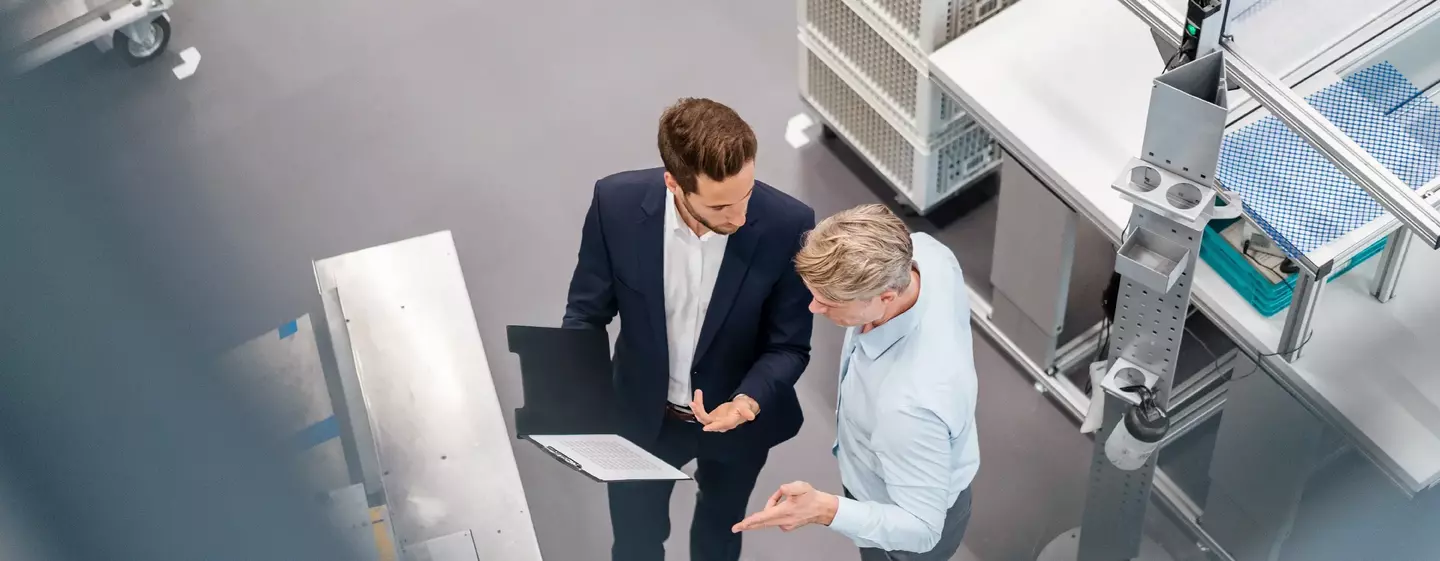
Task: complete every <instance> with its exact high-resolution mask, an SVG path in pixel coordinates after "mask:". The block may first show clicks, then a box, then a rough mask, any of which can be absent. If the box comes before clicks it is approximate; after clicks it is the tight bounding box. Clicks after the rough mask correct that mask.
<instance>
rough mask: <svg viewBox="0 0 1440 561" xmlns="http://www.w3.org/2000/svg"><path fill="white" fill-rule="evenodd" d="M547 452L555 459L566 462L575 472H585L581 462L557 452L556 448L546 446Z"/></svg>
mask: <svg viewBox="0 0 1440 561" xmlns="http://www.w3.org/2000/svg"><path fill="white" fill-rule="evenodd" d="M545 451H546V452H549V453H550V455H551V456H555V459H557V460H560V461H562V462H565V465H567V466H570V467H572V468H574V469H575V471H584V470H582V469H581V468H580V462H577V461H575V460H573V459H571V458H570V456H567V455H565V453H564V452H561V451H559V450H556V449H555V447H554V446H546V447H545Z"/></svg>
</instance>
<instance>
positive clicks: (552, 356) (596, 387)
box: [505, 325, 620, 438]
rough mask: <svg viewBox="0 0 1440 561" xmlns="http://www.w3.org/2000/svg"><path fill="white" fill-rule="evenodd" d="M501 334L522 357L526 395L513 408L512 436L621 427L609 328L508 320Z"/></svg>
mask: <svg viewBox="0 0 1440 561" xmlns="http://www.w3.org/2000/svg"><path fill="white" fill-rule="evenodd" d="M505 334H506V338H507V339H508V340H509V344H510V352H512V353H515V354H516V355H517V356H519V357H520V380H521V386H522V389H523V392H524V395H525V397H524V403H525V404H524V405H523V406H521V407H517V408H516V409H515V437H516V438H525V437H526V436H527V435H531V434H614V433H618V432H619V431H620V415H619V411H617V410H616V409H615V407H616V404H617V403H619V401H618V400H616V399H615V386H614V382H613V376H614V374H613V372H612V371H611V365H610V336H609V334H608V333H606V332H605V331H604V330H600V329H563V328H558V327H532V326H526V325H511V326H507V327H506V328H505Z"/></svg>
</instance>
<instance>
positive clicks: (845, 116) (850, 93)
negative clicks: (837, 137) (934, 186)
mask: <svg viewBox="0 0 1440 561" xmlns="http://www.w3.org/2000/svg"><path fill="white" fill-rule="evenodd" d="M807 55H808V56H807V62H806V65H805V70H806V75H807V78H808V89H807V90H806V91H804V92H801V93H802V94H803V95H804V96H805V97H806V99H807V100H808V101H809V102H810V104H811V105H813V106H814V107H815V108H816V110H818V111H820V112H821V113H822V114H823V117H825V120H826V121H827V122H829V123H830V125H831V126H832V128H834V129H836V131H837V132H839V133H841V134H844V135H845V137H846V139H847V140H849V141H850V143H851V144H853V145H854V146H855V148H857V149H858V150H860V151H861V152H862V153H863V155H864V156H865V157H866V158H867V159H869V160H870V165H872V166H874V167H876V168H877V169H878V170H879V171H880V172H881V173H883V174H885V175H886V176H888V178H889V179H890V180H891V181H892V182H894V183H895V184H896V185H898V186H905V187H906V190H907V191H908V188H909V186H910V185H911V183H912V180H913V177H914V168H913V165H914V164H913V162H914V158H915V149H914V147H912V146H910V143H909V141H907V140H905V137H904V136H903V135H901V134H900V133H899V132H898V131H896V130H895V128H894V127H892V126H890V123H888V122H886V121H885V118H884V117H881V116H880V114H879V113H877V112H876V111H875V109H874V108H872V107H870V105H869V104H867V103H865V100H864V99H863V98H861V97H860V94H858V93H856V92H855V90H853V89H851V88H850V86H849V85H847V84H846V83H845V81H844V80H842V79H840V76H839V75H837V74H836V73H835V72H834V71H833V70H831V69H830V68H829V67H828V66H826V65H825V62H824V61H822V60H820V58H819V57H816V56H815V53H807Z"/></svg>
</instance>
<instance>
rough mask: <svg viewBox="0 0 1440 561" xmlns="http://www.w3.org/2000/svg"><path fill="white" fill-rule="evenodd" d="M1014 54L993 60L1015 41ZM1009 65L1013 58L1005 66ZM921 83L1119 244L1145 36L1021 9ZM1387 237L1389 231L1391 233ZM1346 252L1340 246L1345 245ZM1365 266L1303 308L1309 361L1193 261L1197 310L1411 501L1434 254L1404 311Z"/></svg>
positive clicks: (949, 51) (952, 49) (1434, 465)
mask: <svg viewBox="0 0 1440 561" xmlns="http://www.w3.org/2000/svg"><path fill="white" fill-rule="evenodd" d="M1074 29H1084V30H1085V33H1083V34H1078V35H1076V34H1070V37H1068V38H1067V39H1066V40H1063V41H1053V42H1047V41H1034V42H1031V43H1030V45H1029V47H1028V48H1027V49H1026V50H1025V51H1023V52H1017V51H1015V50H1006V49H1002V48H1000V45H1001V44H1002V43H1008V42H1010V41H1013V38H1014V37H1016V36H1023V37H1058V36H1061V35H1064V34H1066V33H1068V31H1067V30H1074ZM1007 53H1013V54H1007ZM931 63H932V73H933V75H934V76H935V77H936V78H937V79H938V80H939V81H940V82H941V83H943V84H944V85H945V86H946V87H947V89H949V90H950V91H951V92H952V93H953V94H954V95H955V96H956V97H957V99H959V100H960V101H961V103H962V104H964V105H965V106H966V107H967V109H969V110H970V111H971V112H972V113H973V114H974V115H976V118H977V119H979V120H980V121H981V122H982V123H983V124H984V125H985V126H986V127H987V128H988V129H990V130H991V131H992V132H994V133H995V134H996V136H997V138H999V140H1000V142H1001V143H1002V145H1004V146H1005V147H1006V149H1007V151H1009V152H1010V153H1011V154H1012V156H1014V157H1016V158H1017V159H1018V160H1020V161H1021V162H1022V163H1023V164H1024V165H1025V166H1026V167H1027V168H1028V169H1030V170H1031V171H1032V172H1033V173H1035V174H1036V175H1037V177H1039V178H1040V179H1041V181H1042V182H1043V183H1045V185H1046V186H1047V187H1049V188H1050V189H1051V190H1052V191H1053V192H1054V193H1055V195H1056V196H1057V197H1058V198H1060V199H1061V200H1063V201H1064V202H1065V203H1066V204H1067V205H1068V206H1069V207H1070V208H1072V209H1073V210H1074V211H1076V212H1077V213H1078V214H1079V215H1081V216H1083V217H1085V218H1086V219H1088V220H1089V221H1091V222H1093V223H1095V224H1096V225H1097V226H1098V227H1099V228H1100V230H1101V231H1103V232H1105V233H1106V234H1107V235H1108V236H1110V237H1111V239H1112V240H1114V241H1118V240H1119V238H1120V235H1121V230H1122V226H1123V224H1124V223H1125V220H1126V219H1127V218H1128V217H1129V213H1130V208H1131V205H1130V204H1129V203H1128V202H1125V201H1124V200H1122V199H1121V198H1120V196H1119V195H1118V194H1117V193H1116V192H1114V191H1113V190H1112V189H1111V188H1110V186H1109V185H1110V181H1111V180H1112V179H1113V178H1114V176H1115V174H1116V170H1118V169H1120V168H1121V166H1122V165H1123V164H1124V163H1125V162H1126V161H1127V160H1128V158H1130V157H1131V156H1132V155H1133V154H1134V153H1136V152H1137V151H1138V150H1139V146H1140V139H1141V134H1142V133H1143V131H1144V120H1145V108H1146V104H1147V102H1148V98H1149V92H1150V81H1151V80H1152V79H1153V78H1154V76H1155V75H1156V74H1157V73H1158V72H1159V70H1160V69H1161V67H1162V66H1163V61H1162V60H1160V58H1159V55H1158V54H1157V53H1156V49H1155V44H1154V40H1153V39H1152V38H1151V36H1150V31H1149V29H1148V28H1147V26H1146V25H1145V24H1144V23H1143V22H1142V21H1140V20H1139V19H1137V18H1136V17H1135V16H1134V15H1133V14H1131V13H1130V12H1129V11H1128V10H1126V9H1125V7H1124V6H1122V5H1120V3H1119V2H1116V1H1115V0H1027V1H1026V2H1021V3H1019V4H1017V5H1016V6H1015V7H1013V8H1011V10H1010V13H1005V14H1001V15H999V16H997V17H996V18H995V19H994V20H992V21H991V22H990V23H988V24H987V26H982V27H981V28H978V29H977V30H975V31H974V32H972V33H971V34H969V35H966V36H964V37H961V38H960V39H958V40H956V41H955V42H953V43H951V44H950V45H949V46H947V47H946V48H944V49H942V50H941V51H940V52H938V53H936V54H935V55H933V56H932V57H931ZM1389 227H1390V228H1392V229H1393V227H1395V224H1393V223H1392V224H1391V225H1390V226H1389ZM1347 249H1348V247H1347ZM1376 267H1377V266H1376V265H1375V264H1369V263H1367V264H1366V265H1362V266H1361V267H1359V268H1357V269H1356V270H1355V271H1353V272H1352V273H1350V275H1348V276H1346V277H1343V278H1340V279H1338V280H1337V281H1335V282H1334V283H1332V284H1331V286H1330V287H1329V289H1328V290H1326V292H1325V299H1324V301H1323V305H1320V306H1318V307H1317V308H1316V310H1315V316H1314V320H1313V324H1314V325H1315V330H1314V335H1313V340H1312V341H1311V342H1310V345H1308V352H1307V353H1306V354H1305V355H1304V356H1303V357H1300V358H1299V359H1298V360H1296V361H1294V362H1291V361H1287V360H1285V359H1284V358H1282V357H1279V356H1275V353H1276V352H1277V351H1278V350H1281V336H1282V333H1284V332H1285V326H1286V318H1287V317H1288V316H1290V315H1291V314H1288V313H1284V314H1281V315H1278V316H1276V317H1273V318H1266V317H1263V316H1261V315H1260V314H1259V313H1257V312H1256V311H1255V310H1254V309H1253V308H1252V307H1251V306H1250V305H1249V304H1248V303H1247V302H1245V301H1244V300H1243V299H1242V298H1241V297H1240V295H1239V294H1238V293H1236V292H1235V291H1234V289H1232V288H1231V287H1230V286H1229V285H1228V284H1227V283H1226V282H1225V281H1224V280H1222V279H1221V278H1220V277H1219V276H1218V275H1217V274H1216V273H1215V272H1214V270H1213V269H1211V268H1210V267H1208V266H1206V265H1204V264H1203V263H1202V264H1201V266H1200V267H1199V268H1198V269H1197V271H1196V281H1195V300H1196V303H1197V306H1198V307H1199V308H1200V309H1201V311H1202V312H1204V313H1205V314H1206V315H1207V316H1208V317H1210V318H1211V319H1212V320H1213V321H1214V322H1215V323H1216V324H1217V325H1219V326H1221V327H1222V328H1223V329H1224V330H1226V331H1227V333H1228V334H1229V335H1230V336H1231V337H1232V339H1234V340H1235V341H1236V343H1238V344H1239V345H1240V346H1241V348H1242V349H1244V350H1245V351H1246V352H1247V354H1249V355H1250V356H1251V357H1252V358H1259V360H1260V361H1261V362H1262V363H1263V365H1264V368H1265V370H1266V371H1267V372H1268V373H1270V374H1271V375H1272V376H1274V377H1275V378H1276V379H1278V380H1281V381H1282V382H1283V383H1284V384H1286V385H1287V386H1288V387H1289V389H1291V390H1292V391H1293V392H1294V393H1295V394H1296V396H1297V397H1299V398H1301V399H1302V401H1303V402H1304V403H1305V404H1306V405H1307V406H1308V407H1309V408H1311V409H1312V410H1313V411H1314V412H1315V413H1316V414H1317V415H1319V416H1321V417H1322V418H1324V419H1326V420H1327V421H1329V422H1331V423H1332V424H1334V425H1335V426H1337V427H1340V428H1342V429H1343V430H1344V431H1345V432H1346V433H1347V434H1348V435H1349V436H1350V437H1351V438H1352V439H1353V441H1354V442H1355V444H1356V445H1357V446H1358V447H1359V448H1360V449H1361V450H1362V451H1364V452H1365V453H1366V454H1367V455H1368V456H1369V457H1370V458H1371V459H1372V460H1374V461H1375V462H1376V464H1377V465H1379V466H1380V467H1381V468H1382V469H1384V470H1385V471H1386V473H1387V474H1389V475H1390V477H1391V478H1392V479H1394V480H1395V482H1396V483H1397V484H1399V485H1401V486H1402V487H1403V488H1404V489H1406V490H1407V491H1409V492H1412V493H1413V492H1418V491H1420V490H1423V489H1426V488H1428V487H1430V486H1431V485H1433V484H1435V482H1436V481H1437V480H1440V434H1437V431H1440V416H1437V415H1435V412H1436V411H1440V380H1437V379H1436V377H1435V376H1431V375H1430V374H1431V373H1433V371H1434V367H1433V365H1435V364H1440V349H1437V348H1436V347H1435V346H1434V345H1429V344H1426V343H1425V342H1424V341H1423V340H1421V337H1422V336H1423V334H1424V333H1426V332H1427V330H1428V327H1427V326H1433V325H1436V324H1440V293H1437V292H1436V291H1429V290H1424V289H1423V288H1422V287H1423V286H1424V284H1425V283H1424V282H1423V279H1426V278H1431V277H1434V276H1435V275H1437V274H1440V255H1436V254H1435V253H1434V252H1430V251H1425V250H1424V249H1423V248H1422V249H1417V250H1416V251H1413V252H1411V254H1410V256H1409V263H1408V266H1407V267H1406V268H1405V269H1404V270H1403V273H1402V274H1403V275H1404V278H1405V279H1408V282H1402V283H1401V284H1402V286H1408V287H1412V288H1411V289H1410V290H1408V291H1405V292H1404V295H1403V296H1404V302H1403V303H1402V302H1396V303H1395V305H1386V304H1381V303H1380V302H1378V301H1376V300H1375V299H1374V298H1373V297H1372V296H1371V294H1370V292H1371V288H1370V282H1371V281H1372V280H1373V278H1374V276H1375V274H1376Z"/></svg>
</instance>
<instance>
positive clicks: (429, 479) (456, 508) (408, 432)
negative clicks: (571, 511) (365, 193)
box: [315, 231, 540, 561]
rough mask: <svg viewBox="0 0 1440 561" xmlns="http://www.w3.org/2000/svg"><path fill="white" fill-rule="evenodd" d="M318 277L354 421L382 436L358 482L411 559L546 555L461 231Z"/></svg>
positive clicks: (321, 268)
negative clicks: (473, 301) (468, 283)
mask: <svg viewBox="0 0 1440 561" xmlns="http://www.w3.org/2000/svg"><path fill="white" fill-rule="evenodd" d="M315 278H316V281H317V282H318V287H319V290H320V294H321V296H322V298H323V299H324V312H323V314H324V316H325V318H326V326H327V332H328V335H329V343H330V345H332V346H333V349H334V354H335V355H336V357H337V358H338V359H340V360H337V364H336V370H337V371H338V373H339V376H340V377H341V378H342V379H344V380H343V381H342V385H343V386H344V387H343V388H342V390H341V393H343V394H344V397H343V398H342V399H341V401H344V402H345V403H346V404H347V407H346V409H347V410H348V414H347V416H348V417H349V419H350V423H349V424H350V425H352V426H357V427H361V429H360V430H358V431H357V432H367V431H366V430H365V429H368V433H369V434H371V435H373V440H372V441H370V442H360V443H359V446H358V448H359V449H360V451H359V455H363V456H366V457H367V458H369V459H372V460H375V461H373V462H362V464H363V465H362V467H361V471H362V472H365V473H361V474H359V477H358V479H360V480H361V481H363V482H365V483H367V485H366V487H367V488H366V491H367V492H368V493H369V494H371V495H372V497H373V496H374V495H377V494H379V495H382V496H383V502H384V504H386V505H387V506H388V508H389V513H390V518H391V524H392V528H393V531H394V534H395V538H396V540H397V541H398V546H399V549H400V555H401V558H402V559H434V560H436V561H462V560H463V561H474V560H475V559H477V557H476V556H475V555H476V554H478V559H482V560H488V559H506V560H513V561H539V559H540V548H539V545H538V543H537V541H536V538H535V529H534V526H533V524H532V522H531V520H530V508H529V505H528V503H527V502H526V498H525V489H524V487H523V486H522V485H521V481H520V472H519V470H518V468H517V467H516V465H515V456H514V451H513V449H512V448H511V436H510V432H509V430H508V429H507V428H506V425H505V416H504V413H503V412H502V410H501V409H500V401H499V399H498V397H497V396H496V393H495V384H494V381H493V380H492V379H491V376H490V367H489V362H488V360H487V359H486V356H485V346H484V344H483V343H482V342H481V340H480V331H479V328H478V327H477V326H476V324H475V316H474V312H473V311H472V308H471V306H470V295H469V292H468V291H467V290H466V288H465V278H464V275H463V274H462V272H461V270H460V261H459V259H458V257H457V256H456V252H455V244H454V241H453V239H452V238H451V236H450V232H448V231H446V232H439V233H435V234H430V235H427V236H421V237H418V238H413V239H409V240H404V241H400V242H395V243H391V244H387V245H383V246H378V247H372V248H369V249H365V250H361V251H357V252H354V253H347V254H345V255H340V256H337V257H331V258H328V259H322V260H319V261H316V262H315ZM357 440H362V439H357ZM377 470H378V473H375V472H376V471H377ZM377 482H378V484H379V486H380V489H374V488H372V487H373V486H374V485H375V484H376V483H377ZM372 502H373V499H372ZM460 553H463V555H460ZM452 555H453V556H452Z"/></svg>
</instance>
